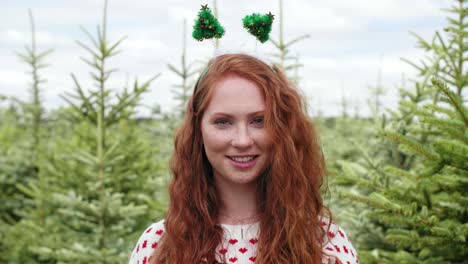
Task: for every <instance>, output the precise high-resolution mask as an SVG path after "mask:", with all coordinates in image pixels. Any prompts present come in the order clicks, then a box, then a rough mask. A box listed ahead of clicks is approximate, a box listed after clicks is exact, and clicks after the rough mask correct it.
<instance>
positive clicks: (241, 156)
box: [226, 154, 258, 158]
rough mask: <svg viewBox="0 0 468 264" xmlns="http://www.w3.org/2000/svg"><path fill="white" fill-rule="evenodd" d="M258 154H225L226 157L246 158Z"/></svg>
mask: <svg viewBox="0 0 468 264" xmlns="http://www.w3.org/2000/svg"><path fill="white" fill-rule="evenodd" d="M257 156H258V155H255V154H251V155H234V156H229V155H226V157H228V158H247V157H257Z"/></svg>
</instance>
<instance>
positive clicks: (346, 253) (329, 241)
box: [321, 218, 359, 264]
mask: <svg viewBox="0 0 468 264" xmlns="http://www.w3.org/2000/svg"><path fill="white" fill-rule="evenodd" d="M321 223H322V227H323V228H324V230H325V237H324V241H323V252H324V254H325V256H324V258H323V260H322V262H323V263H343V264H347V263H349V264H358V263H359V259H358V255H357V252H356V249H355V248H354V246H353V244H352V243H351V241H350V239H349V238H348V236H347V235H346V232H345V231H344V230H343V229H342V228H341V227H340V226H339V225H337V224H336V223H335V222H333V221H331V222H330V220H329V219H327V218H322V221H321Z"/></svg>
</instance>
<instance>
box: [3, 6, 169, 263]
mask: <svg viewBox="0 0 468 264" xmlns="http://www.w3.org/2000/svg"><path fill="white" fill-rule="evenodd" d="M106 9H107V3H106V7H105V8H104V19H103V24H102V27H101V28H98V31H97V38H93V37H92V35H91V34H90V33H89V32H88V31H86V30H85V33H86V35H87V36H88V37H90V42H91V43H92V46H88V45H85V44H84V43H82V42H78V44H79V45H80V46H82V47H83V48H84V49H85V50H86V51H88V52H89V54H90V55H91V58H90V59H83V60H84V61H85V63H87V64H88V65H89V66H91V68H92V72H91V76H92V78H93V80H94V81H95V87H94V88H89V89H84V88H83V87H82V86H81V84H80V82H79V81H78V78H77V77H76V76H75V75H72V79H73V81H74V83H75V86H76V92H75V93H74V94H68V95H67V96H65V97H64V99H65V100H66V101H67V102H68V104H69V106H68V107H67V108H66V109H63V110H60V111H58V112H56V113H51V114H50V118H51V119H50V120H49V121H51V120H52V119H53V118H57V119H58V120H57V121H55V122H51V123H50V125H49V127H48V128H49V131H48V132H49V134H50V137H51V138H54V140H53V141H52V140H47V138H40V139H41V142H44V143H41V145H43V146H44V147H43V148H41V149H40V150H37V151H38V152H37V156H38V157H40V158H39V159H37V163H33V164H34V165H35V166H36V167H33V168H32V169H31V170H32V171H33V172H35V173H36V174H37V175H36V176H34V177H32V178H30V179H29V180H28V181H25V180H23V178H20V177H18V176H15V175H16V174H18V173H20V174H29V176H30V177H31V175H32V173H31V172H30V171H29V170H28V168H29V167H28V166H26V165H25V164H22V163H20V162H19V161H22V160H25V159H28V158H29V156H28V155H27V153H19V154H18V155H15V156H13V157H12V158H13V161H16V163H11V162H10V163H11V164H13V165H15V166H2V170H0V182H1V184H2V186H0V187H1V188H2V191H7V190H9V189H8V188H10V189H11V190H12V191H11V192H10V193H13V192H15V193H17V195H16V196H12V197H7V198H9V199H5V201H12V202H10V203H7V204H13V205H15V204H14V203H20V204H17V205H15V206H16V207H20V209H21V210H17V211H16V210H15V211H14V213H17V214H18V216H19V217H20V218H19V219H15V218H14V217H12V216H9V215H8V214H6V213H5V212H3V211H2V219H0V232H1V234H2V235H1V238H2V243H1V244H0V248H1V249H2V252H5V253H2V256H0V260H1V262H2V263H124V262H126V261H127V259H128V255H129V252H131V249H132V247H133V246H134V242H135V241H136V239H137V237H138V236H139V235H140V233H141V230H143V229H144V228H146V226H147V225H148V221H151V219H160V218H161V213H162V212H163V211H164V207H165V205H166V204H167V197H166V195H165V193H163V192H161V191H157V190H161V189H164V188H163V186H165V185H166V183H167V167H166V165H163V164H165V163H166V162H167V157H162V153H164V154H166V153H167V151H165V152H163V151H162V149H161V146H162V145H159V144H158V145H152V146H151V147H149V146H148V145H149V144H148V142H150V141H151V139H152V138H156V139H157V138H158V137H157V136H156V137H154V135H152V133H151V132H150V131H147V130H143V129H138V128H140V126H139V125H138V120H136V119H135V118H134V113H135V108H136V107H137V105H138V102H139V100H140V98H141V96H142V94H144V93H145V92H146V91H147V90H148V88H149V85H150V84H151V82H152V81H153V80H154V78H156V77H154V78H151V79H149V80H147V81H145V82H143V83H140V82H139V81H138V80H135V82H134V85H133V87H132V89H128V88H127V87H125V88H124V89H123V90H122V92H120V93H117V94H115V93H114V92H113V91H111V90H109V89H108V88H107V85H106V83H107V80H108V79H109V77H111V74H112V73H113V72H114V71H115V69H108V68H107V67H106V66H107V62H108V60H109V58H111V57H113V56H114V55H115V54H117V53H118V50H117V49H118V47H119V44H120V43H121V41H122V39H121V40H119V41H117V42H115V43H113V44H111V43H109V42H108V40H107V36H106V35H107V34H106ZM2 114H3V112H2ZM14 114H16V112H14V111H10V112H7V113H5V115H7V116H11V118H14ZM12 124H15V123H12ZM0 128H1V129H2V130H5V131H10V130H11V129H12V127H11V125H10V126H2V127H0ZM31 128H33V127H31V126H24V127H23V130H24V131H27V132H29V131H30V129H31ZM13 129H16V128H15V127H13ZM2 132H4V131H2ZM13 132H14V130H13ZM1 135H2V136H3V135H8V134H7V133H1ZM19 135H20V134H16V135H15V136H16V137H18V136H19ZM165 136H166V137H167V135H165ZM6 140H7V141H11V142H15V141H14V140H12V137H11V138H10V137H9V138H7V139H6ZM32 141H33V140H32ZM33 142H34V141H33ZM164 147H165V148H167V146H164ZM20 149H21V147H20V146H19V145H17V146H12V147H11V150H16V151H18V150H20ZM13 153H14V152H12V151H10V150H6V153H5V155H7V154H13ZM2 154H3V153H2ZM2 158H3V156H2ZM0 160H1V161H2V162H3V160H2V159H0ZM29 160H34V159H29ZM26 161H27V160H26ZM10 163H5V164H6V165H9V164H10ZM16 168H20V169H21V171H20V170H18V169H16ZM8 184H10V185H12V186H14V188H13V187H9V186H7V185H8ZM7 187H8V188H7ZM4 194H5V193H4V192H2V195H4ZM8 194H9V193H8V192H7V193H6V195H8ZM21 203H28V204H29V206H25V204H21ZM2 210H3V208H2ZM17 218H18V217H17ZM12 219H13V220H16V221H12Z"/></svg>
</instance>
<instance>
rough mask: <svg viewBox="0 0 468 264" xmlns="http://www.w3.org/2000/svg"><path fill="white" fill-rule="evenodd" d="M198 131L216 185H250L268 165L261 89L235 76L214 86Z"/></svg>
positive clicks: (230, 76)
mask: <svg viewBox="0 0 468 264" xmlns="http://www.w3.org/2000/svg"><path fill="white" fill-rule="evenodd" d="M213 89H214V90H213V94H212V98H211V102H210V103H209V105H208V107H207V109H206V110H205V112H204V114H203V117H202V123H201V133H202V137H203V144H204V148H205V153H206V156H207V157H208V160H209V162H210V163H211V165H212V167H213V174H214V178H215V181H216V182H217V183H218V184H219V183H222V184H223V185H224V186H225V185H226V184H251V183H255V182H256V181H255V180H256V179H257V178H258V177H259V175H260V174H261V173H262V172H263V171H264V170H265V169H266V168H267V166H268V162H269V158H270V157H269V154H270V153H269V152H268V149H269V144H270V142H269V138H268V135H267V132H266V129H265V126H264V112H265V101H264V99H263V96H262V94H261V91H260V88H259V87H258V86H257V85H256V84H255V83H253V82H251V81H249V80H247V79H244V78H242V77H239V76H236V75H228V76H226V77H224V78H223V79H222V80H221V81H219V82H217V84H216V85H215V87H213Z"/></svg>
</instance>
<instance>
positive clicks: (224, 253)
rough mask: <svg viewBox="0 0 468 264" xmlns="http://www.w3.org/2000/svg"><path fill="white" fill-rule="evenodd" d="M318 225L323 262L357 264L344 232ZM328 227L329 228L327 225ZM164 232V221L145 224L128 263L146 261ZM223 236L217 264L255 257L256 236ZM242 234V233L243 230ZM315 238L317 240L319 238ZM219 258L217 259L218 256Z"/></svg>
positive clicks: (145, 263) (244, 261) (324, 223)
mask: <svg viewBox="0 0 468 264" xmlns="http://www.w3.org/2000/svg"><path fill="white" fill-rule="evenodd" d="M320 225H321V226H322V228H323V229H324V231H325V236H324V237H323V238H322V239H319V240H321V241H322V245H323V248H322V249H323V251H324V252H326V256H325V257H324V258H323V260H322V263H323V264H325V263H327V264H329V263H333V264H359V260H358V257H357V252H356V251H355V249H354V247H353V245H352V244H351V242H350V240H349V238H348V237H347V236H346V234H345V232H344V231H343V230H342V229H341V228H340V227H339V226H337V225H336V224H335V223H334V222H331V223H330V225H329V222H328V221H321V222H320ZM329 227H330V228H329ZM164 232H165V229H164V224H163V222H160V223H155V224H153V225H151V226H150V227H148V228H147V229H146V230H145V231H144V232H143V234H142V236H141V237H140V239H139V240H138V243H137V244H136V247H135V249H134V251H133V252H132V255H131V258H130V262H129V264H149V263H150V260H151V258H150V257H151V256H152V255H153V252H154V250H155V249H156V248H157V247H158V246H159V240H160V239H161V237H162V236H163V234H164ZM231 235H232V236H230V237H226V235H225V237H224V239H225V240H224V242H223V243H222V244H220V245H219V247H218V248H217V252H218V253H217V254H216V261H218V262H216V263H220V261H221V260H225V261H224V262H221V263H225V264H226V262H227V263H229V264H247V263H251V264H253V263H255V262H256V260H257V255H256V251H257V244H258V242H259V240H258V238H257V237H251V236H250V237H248V235H247V237H243V238H241V235H240V233H239V234H231ZM244 235H245V233H244ZM319 240H317V241H319ZM218 258H220V259H218Z"/></svg>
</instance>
